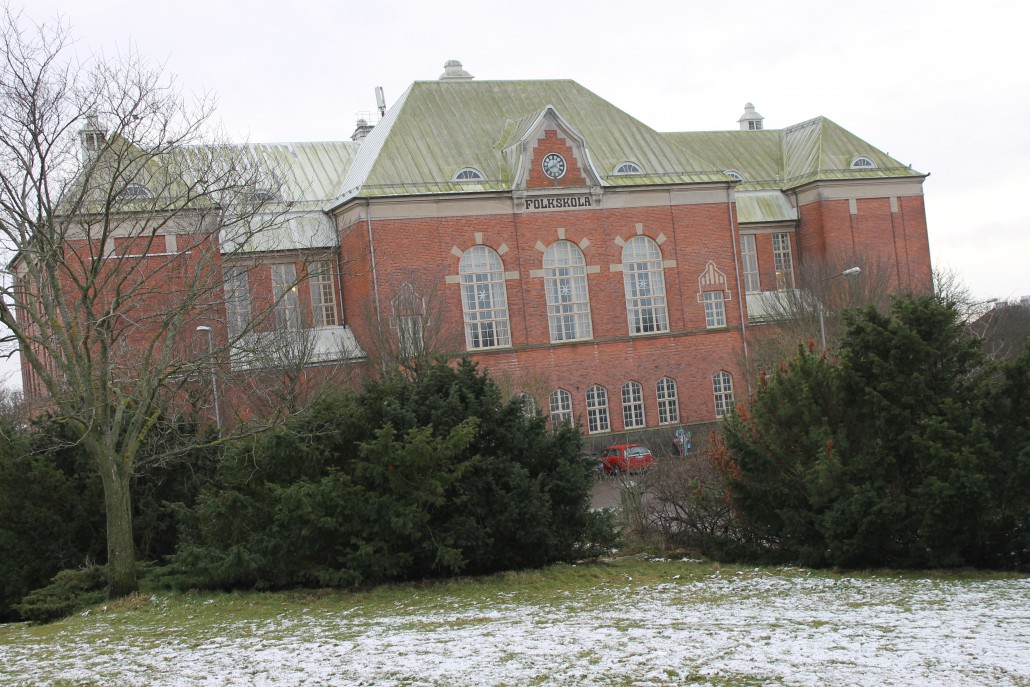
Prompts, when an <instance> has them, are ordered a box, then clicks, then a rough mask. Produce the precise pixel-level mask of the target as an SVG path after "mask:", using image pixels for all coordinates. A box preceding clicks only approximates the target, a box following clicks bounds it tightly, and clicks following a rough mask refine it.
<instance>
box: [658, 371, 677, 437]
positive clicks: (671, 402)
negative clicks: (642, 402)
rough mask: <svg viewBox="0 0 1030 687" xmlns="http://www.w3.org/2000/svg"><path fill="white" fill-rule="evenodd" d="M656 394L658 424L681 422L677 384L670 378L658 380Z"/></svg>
mask: <svg viewBox="0 0 1030 687" xmlns="http://www.w3.org/2000/svg"><path fill="white" fill-rule="evenodd" d="M655 392H656V395H657V396H658V424H661V425H668V424H671V423H673V422H679V419H680V408H679V401H678V399H677V398H676V382H675V381H674V380H673V379H671V378H669V377H662V378H661V379H659V380H658V385H657V386H656V387H655Z"/></svg>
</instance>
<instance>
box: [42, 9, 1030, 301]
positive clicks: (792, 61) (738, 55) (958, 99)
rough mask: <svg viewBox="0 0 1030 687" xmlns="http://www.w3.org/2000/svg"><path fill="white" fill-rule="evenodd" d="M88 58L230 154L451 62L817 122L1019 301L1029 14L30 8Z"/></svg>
mask: <svg viewBox="0 0 1030 687" xmlns="http://www.w3.org/2000/svg"><path fill="white" fill-rule="evenodd" d="M30 7H31V8H30V9H28V10H27V12H28V14H29V15H30V16H31V17H32V18H34V19H36V20H41V21H49V20H52V19H53V18H54V17H56V16H58V15H60V16H61V17H63V18H64V19H65V20H66V21H67V22H68V23H69V24H70V26H71V29H72V33H73V35H74V36H76V37H77V38H78V42H77V44H76V46H75V49H76V50H77V51H79V52H80V53H82V54H84V55H85V54H88V53H90V52H100V51H103V52H105V53H107V54H109V55H113V54H114V53H116V52H117V50H119V49H124V48H125V47H127V46H128V45H129V44H130V41H131V43H132V45H134V46H135V48H136V49H137V50H138V51H139V53H141V54H142V55H144V56H146V57H148V58H151V59H153V60H154V61H155V62H158V63H163V64H164V65H165V68H166V70H167V71H168V72H170V73H173V74H176V75H177V76H178V78H179V83H180V85H181V87H182V88H183V89H184V90H185V91H190V92H200V91H208V92H210V93H212V94H214V95H215V96H217V99H218V104H219V107H218V116H219V119H220V120H221V123H222V124H223V126H224V127H225V129H226V130H227V131H228V132H229V133H230V134H231V135H232V136H234V137H236V138H238V139H239V140H241V141H243V140H250V141H255V142H272V141H276V142H282V141H314V140H346V139H348V138H349V137H350V134H351V133H352V132H353V130H354V123H355V119H356V116H355V115H356V113H358V112H360V111H372V110H374V109H375V97H374V93H373V89H374V87H375V86H382V87H383V88H384V90H385V92H386V100H387V104H388V105H389V104H392V103H393V102H394V101H395V100H396V99H397V98H398V97H399V96H400V94H401V93H402V92H403V91H404V90H405V89H406V88H407V87H408V85H409V84H410V83H411V82H412V81H415V80H426V79H436V78H437V77H438V76H439V75H440V73H441V72H442V71H443V63H444V62H445V61H446V60H448V59H458V60H460V61H461V62H462V63H463V64H464V66H465V69H466V70H467V71H469V72H471V73H472V74H473V75H475V76H476V77H477V78H479V79H547V78H570V79H574V80H575V81H578V82H579V83H581V84H583V85H584V86H585V87H587V88H589V89H591V90H592V91H594V92H595V93H596V94H598V95H599V96H601V97H602V98H605V99H607V100H609V101H610V102H612V103H613V104H615V105H617V106H618V107H620V108H622V109H624V110H625V111H627V112H628V113H630V114H631V115H633V116H635V117H636V118H638V119H640V120H641V121H642V122H644V123H645V124H647V125H649V126H651V127H653V128H655V129H657V130H659V131H700V130H712V129H732V128H736V120H737V118H738V117H739V116H740V115H741V113H742V112H743V105H744V103H745V102H747V101H751V102H753V103H754V104H755V105H756V107H757V110H758V112H759V113H761V114H762V115H764V116H765V118H766V120H765V126H766V128H782V127H785V126H789V125H791V124H796V123H798V122H800V121H804V120H806V119H810V118H812V117H815V116H818V115H824V116H826V117H828V118H830V119H832V120H833V121H835V122H837V123H838V124H840V125H841V126H843V127H845V128H846V129H848V130H850V131H852V132H853V133H855V134H856V135H858V136H859V137H861V138H863V139H864V140H866V141H868V142H869V143H870V144H872V145H874V146H875V147H877V148H879V149H880V150H883V151H884V152H887V153H889V154H890V155H891V156H892V157H894V158H896V159H898V160H900V161H901V162H902V163H904V164H911V165H912V166H913V167H914V168H915V169H916V170H919V171H921V172H929V173H930V174H931V176H930V177H929V178H928V179H927V180H926V182H925V185H924V190H925V193H926V209H927V220H928V226H929V234H930V250H931V257H932V259H933V261H934V264H935V266H937V267H944V268H950V269H953V270H955V271H956V272H958V273H959V274H960V275H961V277H962V279H963V280H964V282H965V283H966V284H967V285H968V286H969V287H970V288H971V289H972V291H973V292H974V294H975V295H977V296H979V297H982V298H984V299H987V298H993V297H997V298H1000V299H1009V298H1017V297H1019V296H1020V295H1023V294H1030V276H1028V270H1027V268H1026V263H1027V262H1028V260H1030V200H1028V199H1027V198H1026V196H1025V195H1024V194H1026V193H1027V189H1030V164H1028V163H1030V125H1028V113H1030V78H1028V77H1027V75H1026V70H1027V68H1028V67H1030V41H1028V40H1027V39H1026V36H1025V33H1026V29H1027V27H1030V3H1022V2H1014V1H1012V0H1009V1H1008V2H998V1H983V0H981V1H979V2H977V3H975V4H970V3H968V2H962V3H960V2H956V1H953V0H949V1H936V2H930V1H926V2H924V1H907V0H890V1H884V0H863V2H861V3H851V2H848V3H843V2H841V3H837V2H830V1H828V0H821V1H815V2H809V1H800V0H798V1H789V0H788V1H777V2H772V1H771V0H766V1H765V2H756V1H754V0H735V1H734V2H725V3H712V2H699V1H690V0H670V1H665V2H647V3H634V2H626V1H622V2H614V1H612V0H594V1H590V2H584V1H581V0H576V1H573V2H569V1H562V2H559V1H557V0H549V1H545V2H542V1H540V0H524V1H523V2H518V3H515V2H512V3H505V4H501V3H495V2H460V3H458V2H450V3H440V2H428V1H424V0H368V1H366V2H361V3H357V2H352V1H346V0H345V1H342V2H341V1H340V0H336V1H309V0H292V1H291V2H266V1H263V0H252V1H251V2H246V3H243V2H228V1H220V0H207V1H206V2H199V1H197V0H179V1H177V2H175V3H171V2H167V1H166V2H153V3H145V2H139V0H133V1H132V2H129V1H125V0H33V2H32V3H31V6H30Z"/></svg>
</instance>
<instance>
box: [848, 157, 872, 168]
mask: <svg viewBox="0 0 1030 687" xmlns="http://www.w3.org/2000/svg"><path fill="white" fill-rule="evenodd" d="M851 169H876V163H875V162H873V159H872V158H871V157H867V156H865V155H859V156H858V157H856V158H855V159H854V160H852V161H851Z"/></svg>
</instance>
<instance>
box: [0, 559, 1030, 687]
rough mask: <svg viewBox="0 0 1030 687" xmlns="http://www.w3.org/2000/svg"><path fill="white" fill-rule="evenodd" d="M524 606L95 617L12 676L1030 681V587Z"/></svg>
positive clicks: (240, 680) (214, 681)
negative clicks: (118, 622) (127, 630)
mask: <svg viewBox="0 0 1030 687" xmlns="http://www.w3.org/2000/svg"><path fill="white" fill-rule="evenodd" d="M601 592H603V593H601ZM514 597H515V595H514V594H498V595H496V596H495V597H494V598H493V599H491V600H489V601H487V600H483V601H478V602H476V601H464V600H460V599H452V598H447V599H441V600H440V603H439V605H438V606H435V608H439V609H441V610H435V611H431V612H421V613H418V614H413V613H412V612H411V610H409V609H405V608H403V607H400V608H397V609H396V610H395V611H391V612H390V613H388V614H385V615H381V616H377V617H369V616H368V615H365V614H364V612H354V610H353V609H352V610H348V611H343V612H333V613H329V612H323V611H320V610H319V609H317V608H312V609H305V610H304V611H295V612H288V613H284V614H282V615H281V616H279V617H277V618H276V619H274V620H270V621H267V622H265V623H255V622H254V621H240V622H239V623H236V622H226V623H223V624H221V625H218V626H215V627H211V628H207V634H203V631H198V630H197V629H196V628H191V629H190V631H189V632H188V633H187V632H186V631H183V632H182V633H181V634H180V639H179V640H176V639H174V637H173V638H169V637H168V636H167V634H166V635H164V636H163V638H162V639H161V640H160V641H159V642H158V641H153V642H150V641H148V639H147V630H146V628H140V630H139V632H138V633H137V634H136V635H135V637H134V640H133V641H125V642H117V643H114V642H111V643H108V644H107V645H105V646H104V651H103V652H98V651H97V650H96V649H97V647H98V645H99V644H100V640H101V639H103V638H104V630H105V624H104V622H102V621H99V620H98V621H97V624H96V625H94V626H92V627H91V628H90V631H88V632H83V633H80V634H78V635H72V634H70V633H67V634H64V635H63V636H62V637H61V642H60V646H55V645H53V644H36V643H33V640H32V639H31V635H30V633H28V632H27V631H26V628H24V627H16V628H10V630H9V631H5V632H4V633H3V635H2V636H3V637H4V641H3V642H2V644H0V674H2V675H3V676H4V678H3V683H4V684H15V685H29V684H32V685H47V684H54V683H55V682H61V681H64V682H70V683H79V682H97V683H99V684H117V685H149V686H150V687H179V686H183V687H185V686H187V685H189V686H193V685H211V686H212V687H214V686H216V685H217V686H219V687H221V686H222V685H232V686H236V685H238V686H243V685H248V686H250V685H255V686H259V687H262V686H269V687H271V686H273V685H307V686H316V685H318V686H321V685H334V686H337V687H341V686H345V685H376V686H384V687H390V686H396V687H399V686H401V685H405V686H413V685H418V686H426V687H431V686H440V687H442V686H444V685H448V686H449V685H467V686H470V687H472V686H483V687H495V686H501V685H526V684H534V685H555V686H557V685H561V686H562V687H565V686H566V685H584V686H585V685H605V684H618V685H624V684H632V685H634V686H638V687H651V686H654V687H658V686H660V685H669V684H683V683H687V684H696V685H706V684H708V685H733V684H740V685H756V684H776V685H788V686H797V687H807V686H812V687H815V686H817V685H818V686H822V685H855V686H856V687H865V686H869V687H873V686H875V687H882V686H885V685H887V686H894V687H901V686H909V685H910V686H913V687H914V686H917V685H919V686H922V685H938V684H940V685H944V684H946V685H950V686H956V687H961V686H964V685H970V686H972V685H977V686H979V685H998V686H1005V685H1012V686H1015V685H1027V684H1030V580H1027V579H1013V580H983V581H976V580H963V581H948V580H920V581H914V580H905V579H901V578H891V577H878V578H875V579H869V578H852V577H841V578H838V579H833V578H825V577H820V576H812V575H811V574H810V573H809V572H808V571H801V570H794V571H787V572H784V573H783V574H782V575H779V576H776V575H768V574H767V573H764V572H762V571H757V570H756V571H754V573H746V574H743V575H732V576H719V575H717V574H713V575H711V576H709V577H707V578H706V579H703V580H696V579H695V580H675V579H673V580H670V581H668V582H664V583H660V584H654V585H648V586H637V587H628V588H627V587H619V588H595V589H592V590H588V591H578V590H577V591H573V592H570V593H569V594H568V595H567V596H566V597H565V598H564V599H563V600H562V601H561V603H559V604H555V603H553V602H549V603H546V604H541V605H539V606H537V605H533V604H531V603H523V602H520V601H517V600H516V599H515V598H514ZM140 622H141V623H142V622H144V620H143V618H141V619H140ZM149 622H151V623H152V622H153V620H152V619H151V620H150V621H149ZM198 632H199V633H201V634H200V636H198ZM171 634H173V635H174V634H175V633H174V632H172V633H171Z"/></svg>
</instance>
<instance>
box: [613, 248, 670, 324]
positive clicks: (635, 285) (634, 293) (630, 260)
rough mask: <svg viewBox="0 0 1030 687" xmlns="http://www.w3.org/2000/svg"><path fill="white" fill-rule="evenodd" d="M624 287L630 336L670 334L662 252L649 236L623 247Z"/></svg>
mask: <svg viewBox="0 0 1030 687" xmlns="http://www.w3.org/2000/svg"><path fill="white" fill-rule="evenodd" d="M622 272H623V284H624V286H625V291H626V317H627V321H628V324H629V333H630V334H631V335H634V334H654V333H658V332H667V331H669V312H668V308H667V301H666V296H665V271H664V266H663V263H662V251H661V249H660V248H659V247H658V244H657V243H656V242H655V241H654V239H651V238H649V237H647V236H634V237H633V238H632V239H630V240H629V241H627V242H626V245H625V246H623V248H622Z"/></svg>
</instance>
